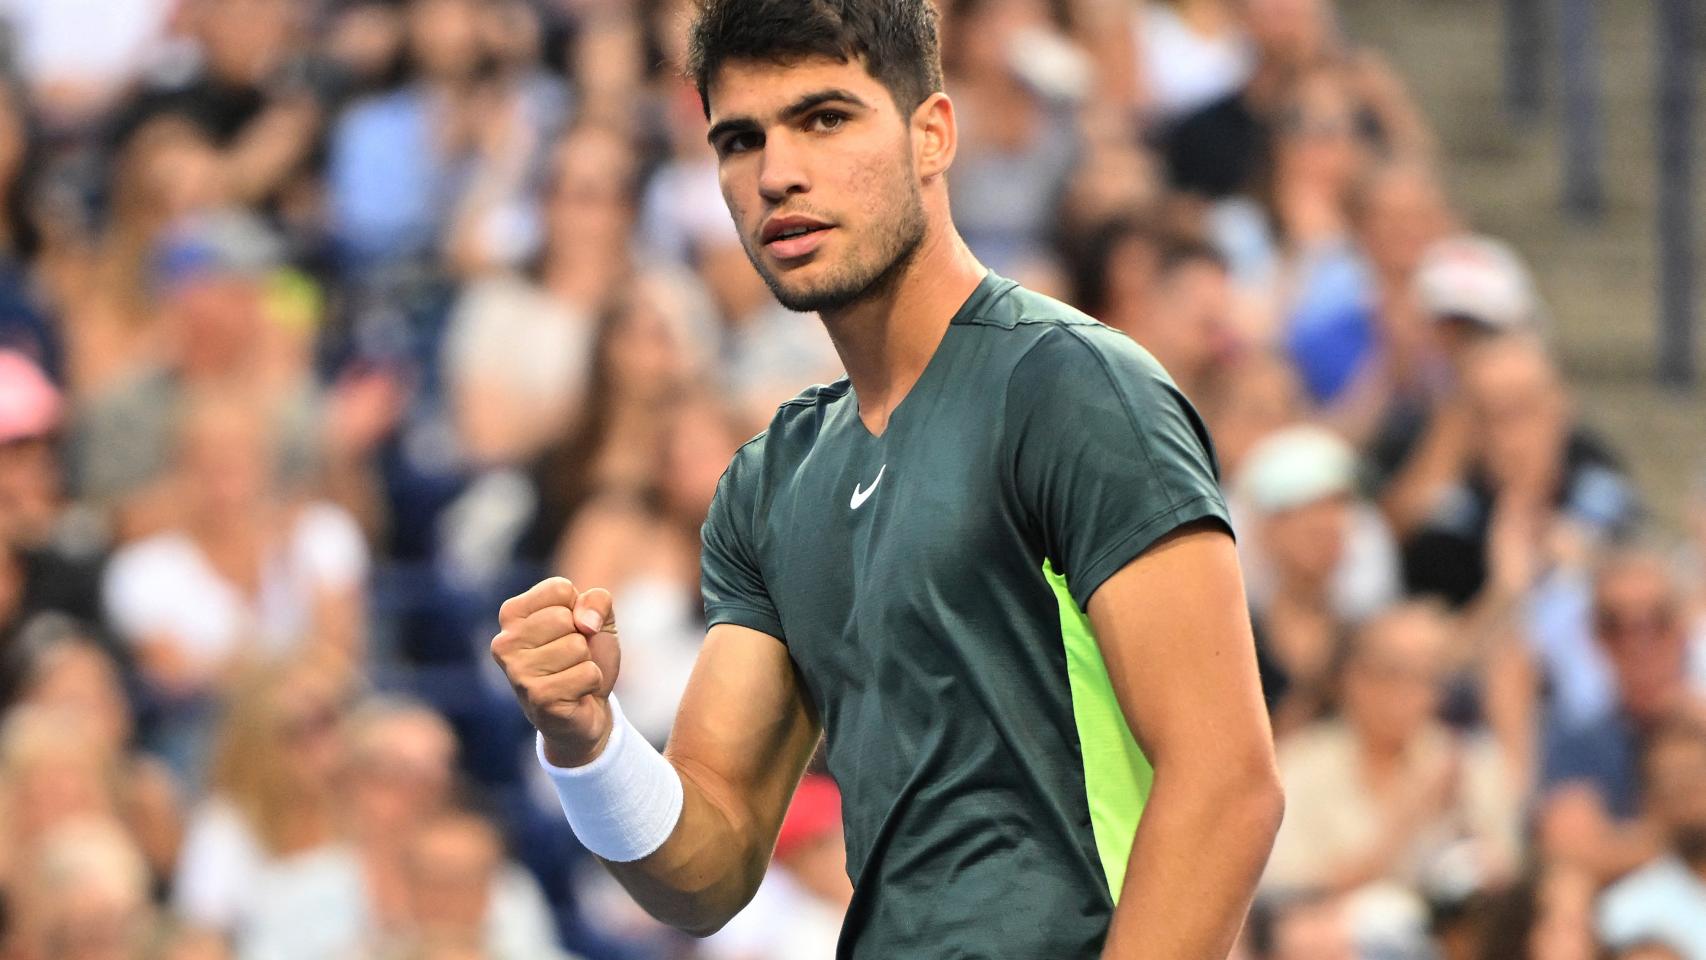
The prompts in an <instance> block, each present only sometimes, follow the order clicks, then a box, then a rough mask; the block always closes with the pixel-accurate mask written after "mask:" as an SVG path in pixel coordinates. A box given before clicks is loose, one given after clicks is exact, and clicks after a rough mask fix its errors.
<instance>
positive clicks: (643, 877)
mask: <svg viewBox="0 0 1706 960" xmlns="http://www.w3.org/2000/svg"><path fill="white" fill-rule="evenodd" d="M676 772H677V773H679V774H681V787H682V804H681V819H680V820H679V821H678V822H677V823H676V825H675V830H674V831H673V832H672V833H671V834H670V836H669V839H668V840H666V841H664V844H663V846H661V847H659V848H658V849H657V850H656V851H655V852H653V853H651V854H650V855H648V856H646V857H644V858H642V859H639V860H634V861H631V862H628V863H610V862H608V861H607V862H606V863H605V866H606V867H608V868H609V870H610V872H611V874H612V875H613V876H615V877H616V880H617V882H619V883H621V884H622V886H623V888H624V889H626V890H627V891H628V893H629V895H631V896H632V897H633V898H634V901H635V902H636V903H638V904H639V905H640V906H641V907H642V908H644V909H645V911H646V912H647V913H649V914H651V915H652V916H653V917H654V918H656V919H657V920H658V921H660V922H662V923H666V924H669V925H670V926H672V927H675V928H676V929H678V930H681V931H683V932H685V933H689V934H692V935H693V936H700V937H703V936H709V935H710V934H712V933H715V932H716V931H717V930H718V929H720V928H721V927H722V926H723V924H725V923H727V922H728V921H729V919H730V918H731V917H733V916H734V915H735V914H736V913H738V912H740V909H741V908H742V907H744V906H746V903H747V901H749V900H751V899H752V895H753V893H754V892H755V891H756V890H757V889H758V884H759V881H760V880H762V879H763V878H764V870H765V867H766V865H767V864H768V862H769V861H768V857H769V853H770V851H769V850H760V849H759V846H760V844H759V843H758V842H757V840H756V839H755V838H756V836H757V835H758V832H759V831H758V830H757V829H756V827H755V825H754V824H752V823H750V822H749V821H750V816H747V815H743V814H741V813H740V812H739V811H738V810H737V809H735V808H734V807H733V806H732V805H725V804H720V803H718V802H717V801H716V800H714V799H713V794H712V793H711V792H710V791H708V790H706V789H704V788H702V787H701V786H700V785H699V784H698V783H696V782H695V779H694V777H695V775H694V773H693V772H692V771H690V770H688V769H684V768H683V767H682V766H680V765H677V767H676Z"/></svg>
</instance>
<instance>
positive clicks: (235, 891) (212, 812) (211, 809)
mask: <svg viewBox="0 0 1706 960" xmlns="http://www.w3.org/2000/svg"><path fill="white" fill-rule="evenodd" d="M270 859H271V858H269V857H268V856H267V853H266V850H265V849H263V848H262V846H261V842H260V840H259V838H257V837H256V836H255V834H254V831H252V830H250V829H249V825H248V824H247V823H246V822H245V821H244V820H243V817H242V815H241V814H240V813H238V812H237V810H236V808H235V807H233V806H231V804H230V803H227V802H226V801H224V800H221V799H218V798H214V799H212V800H209V801H208V802H207V803H205V804H203V805H202V807H201V809H199V810H197V811H196V814H195V817H194V818H193V819H191V821H190V824H189V828H188V829H187V830H186V831H185V833H184V847H183V852H182V853H180V854H179V855H178V868H177V875H176V877H175V878H174V879H173V883H172V907H173V909H174V910H176V911H177V914H178V916H179V917H180V918H182V919H183V920H184V921H185V922H186V923H189V924H191V925H192V926H195V927H200V928H205V929H208V930H219V931H225V932H229V931H232V930H235V929H237V928H238V927H239V926H240V925H241V924H243V923H244V922H246V921H247V920H248V919H249V916H250V914H251V912H252V911H253V908H254V892H255V887H256V884H257V883H258V882H259V879H260V877H261V875H262V873H263V872H264V871H265V870H266V867H267V864H268V862H269V860H270Z"/></svg>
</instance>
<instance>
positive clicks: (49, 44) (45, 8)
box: [0, 0, 178, 99]
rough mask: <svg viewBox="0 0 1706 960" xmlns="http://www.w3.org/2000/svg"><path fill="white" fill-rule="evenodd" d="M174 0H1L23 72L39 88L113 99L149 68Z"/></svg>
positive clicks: (1, 11) (0, 13) (1, 14)
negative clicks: (73, 90) (74, 91)
mask: <svg viewBox="0 0 1706 960" xmlns="http://www.w3.org/2000/svg"><path fill="white" fill-rule="evenodd" d="M177 6H178V4H177V2H176V0H0V18H4V19H5V20H6V21H8V22H9V23H10V25H11V27H12V31H13V36H14V38H15V39H14V43H15V46H16V51H17V58H18V68H19V72H20V73H22V74H23V75H24V78H25V80H26V81H27V82H28V83H29V85H30V86H31V87H32V88H33V89H35V90H37V91H46V90H50V89H53V88H72V87H74V88H78V89H79V90H81V91H85V92H86V94H87V95H88V96H90V97H94V98H97V99H99V98H104V97H110V96H113V95H116V94H118V93H119V92H120V91H121V89H122V88H123V87H124V86H125V85H126V84H127V83H129V82H130V81H131V80H133V79H135V78H136V77H137V76H138V75H140V74H141V73H142V71H143V70H144V69H146V68H147V67H148V66H149V65H150V62H151V60H152V58H153V55H154V54H155V52H156V50H157V49H158V48H159V46H160V44H161V42H162V41H163V39H164V37H165V34H166V27H167V24H168V23H169V22H170V20H171V17H172V14H173V12H174V11H175V9H176V8H177Z"/></svg>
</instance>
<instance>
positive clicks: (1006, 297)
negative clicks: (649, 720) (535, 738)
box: [703, 274, 1226, 960]
mask: <svg viewBox="0 0 1706 960" xmlns="http://www.w3.org/2000/svg"><path fill="white" fill-rule="evenodd" d="M802 322H807V321H805V320H803V319H802ZM1203 518H1213V519H1215V520H1218V521H1220V522H1221V523H1226V508H1225V505H1224V503H1223V501H1222V500H1221V496H1220V492H1219V487H1218V484H1217V482H1216V467H1215V464H1214V458H1213V453H1212V452H1211V449H1210V446H1209V441H1208V436H1207V432H1206V431H1205V429H1204V428H1203V425H1202V422H1201V421H1200V420H1199V419H1198V417H1197V415H1196V413H1195V411H1193V410H1192V408H1191V406H1190V404H1189V402H1187V401H1186V400H1185V398H1184V396H1183V395H1182V394H1180V393H1179V391H1178V389H1177V388H1175V387H1174V385H1173V383H1172V381H1171V380H1170V379H1169V378H1168V376H1167V374H1166V373H1165V372H1164V371H1163V370H1162V369H1161V367H1160V365H1159V364H1157V363H1156V362H1155V360H1154V359H1153V358H1152V357H1150V356H1149V354H1148V353H1146V352H1145V351H1144V350H1143V349H1142V348H1141V347H1139V346H1138V345H1137V344H1135V343H1133V342H1132V341H1131V340H1130V339H1128V338H1127V337H1126V336H1125V335H1124V334H1121V333H1119V332H1117V331H1115V330H1112V329H1110V328H1108V327H1105V326H1102V325H1101V324H1099V323H1097V322H1096V321H1094V320H1092V319H1090V318H1089V317H1086V316H1084V315H1083V314H1081V313H1078V312H1077V311H1075V310H1073V309H1072V308H1070V307H1068V306H1066V305H1064V304H1061V303H1058V302H1056V301H1054V300H1050V299H1048V298H1047V297H1043V296H1039V295H1037V294H1034V293H1031V292H1029V291H1027V290H1024V289H1022V288H1020V287H1019V286H1018V285H1017V284H1015V283H1013V282H1012V281H1010V280H1003V279H1001V278H1000V277H997V276H995V275H994V274H991V275H989V276H988V277H986V278H985V279H984V281H983V282H982V283H981V284H980V285H979V286H978V288H977V291H976V292H975V293H973V294H972V296H971V298H970V299H969V300H967V301H966V303H965V305H964V306H963V307H961V308H960V311H959V313H958V314H957V315H956V316H955V317H954V319H953V323H952V324H951V325H950V326H949V328H948V331H947V334H946V335H945V336H944V338H943V340H942V342H941V345H940V346H939V347H938V348H937V350H936V352H935V354H934V355H933V356H932V357H931V359H930V362H929V364H928V365H927V366H926V368H925V370H924V373H923V374H922V376H920V377H919V379H918V382H917V384H916V385H914V386H913V388H912V390H911V391H910V392H909V393H908V394H907V396H906V398H905V399H904V400H903V401H902V402H901V403H900V405H899V406H898V407H897V408H896V409H895V411H894V413H893V415H892V416H891V418H890V420H889V424H888V427H887V428H886V429H885V430H884V432H883V434H882V435H881V436H872V435H871V433H870V432H869V431H868V430H867V429H866V428H865V426H864V423H863V422H862V421H861V420H860V419H859V412H858V398H857V395H856V394H855V393H854V391H853V390H852V388H851V386H850V384H849V383H848V381H847V380H845V379H842V380H839V381H837V382H836V383H834V384H831V385H829V386H827V387H814V388H811V389H809V390H807V391H806V392H805V393H803V394H801V395H800V396H799V397H798V398H796V399H794V400H791V401H789V402H788V403H786V404H784V405H783V406H782V407H781V408H780V409H779V410H778V411H777V413H776V417H775V419H774V420H772V421H771V423H770V427H769V429H768V430H766V431H765V432H764V433H762V434H760V435H759V436H758V437H757V438H755V439H753V440H752V441H751V442H749V443H748V444H747V445H746V446H744V447H742V448H741V450H740V452H739V453H737V454H736V455H735V458H734V461H733V462H732V463H731V464H730V465H729V469H728V471H727V473H725V474H724V476H723V479H722V482H721V483H720V484H719V486H718V489H717V496H716V500H715V502H714V503H713V504H712V506H711V512H710V516H709V519H707V520H706V522H705V527H704V561H703V564H704V570H703V574H704V576H703V587H704V596H705V612H706V615H707V618H708V620H709V622H710V623H712V624H718V623H734V624H740V625H742V626H746V627H750V628H752V629H754V630H759V631H762V632H764V633H767V634H770V635H771V636H774V637H776V638H778V639H779V640H781V641H782V642H783V643H785V644H787V647H788V652H789V654H790V656H791V657H792V658H793V660H794V663H795V664H797V665H798V668H799V674H800V676H801V678H802V679H803V681H804V684H805V688H806V691H807V693H808V695H809V696H810V698H811V701H812V703H813V704H814V705H815V707H816V709H817V712H818V716H819V717H821V718H822V720H823V724H824V728H825V731H826V734H827V738H828V757H829V768H830V772H831V774H833V775H834V777H835V779H836V780H837V781H838V782H839V783H840V785H841V789H842V793H843V811H844V817H845V821H846V828H847V868H848V873H849V875H850V876H851V877H852V879H853V884H854V896H853V903H852V906H851V908H850V909H849V910H848V914H847V922H846V928H845V930H844V931H843V934H842V941H841V950H840V956H841V957H843V958H860V960H912V958H921V960H950V958H974V957H975V958H1004V960H1078V958H1091V957H1094V956H1096V955H1097V953H1098V952H1099V950H1100V948H1101V944H1102V940H1103V938H1104V937H1105V935H1106V933H1107V927H1108V922H1109V920H1110V918H1111V916H1112V910H1113V903H1114V899H1115V897H1116V896H1117V891H1118V890H1119V889H1120V884H1121V882H1122V881H1123V879H1124V875H1125V866H1126V860H1127V859H1128V856H1129V854H1130V850H1131V841H1132V836H1133V834H1134V833H1135V831H1136V828H1137V821H1138V818H1139V816H1140V815H1141V813H1142V811H1143V804H1144V801H1145V798H1146V797H1147V796H1148V793H1149V787H1150V783H1151V779H1152V775H1153V774H1152V770H1151V768H1150V766H1149V763H1148V762H1147V760H1145V758H1144V756H1143V753H1142V751H1141V750H1140V749H1139V748H1138V747H1137V745H1136V744H1135V743H1134V742H1133V740H1132V737H1131V733H1130V731H1129V730H1128V729H1127V726H1126V723H1125V720H1124V717H1123V715H1122V714H1121V712H1120V709H1119V705H1118V704H1117V702H1116V701H1115V699H1114V695H1113V689H1112V686H1111V685H1110V683H1109V680H1108V675H1107V670H1106V668H1105V666H1104V664H1103V661H1102V656H1101V653H1100V650H1099V648H1098V647H1097V645H1096V640H1095V637H1094V636H1093V634H1092V633H1091V630H1090V624H1089V620H1088V618H1087V617H1086V616H1085V614H1084V612H1083V611H1084V610H1086V609H1088V605H1089V601H1090V597H1091V596H1092V595H1093V594H1094V593H1095V592H1096V589H1097V588H1098V587H1100V586H1101V585H1102V583H1103V582H1104V581H1105V580H1107V579H1108V577H1110V576H1112V575H1113V574H1114V573H1115V572H1117V571H1118V570H1119V569H1120V568H1121V567H1123V566H1125V565H1126V564H1127V563H1128V562H1130V561H1131V560H1132V559H1133V558H1135V557H1137V556H1138V555H1139V554H1141V553H1142V552H1143V551H1144V550H1145V549H1147V548H1148V547H1149V546H1150V545H1151V544H1152V543H1154V542H1155V541H1156V540H1157V539H1158V538H1160V537H1162V536H1164V535H1165V534H1166V533H1168V532H1169V531H1171V530H1173V529H1175V528H1177V527H1179V526H1180V525H1181V524H1185V523H1189V522H1191V521H1194V520H1199V519H1203ZM1155 602H1157V603H1166V602H1168V598H1166V597H1157V598H1155Z"/></svg>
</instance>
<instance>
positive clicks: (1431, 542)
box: [1388, 334, 1640, 604]
mask: <svg viewBox="0 0 1706 960" xmlns="http://www.w3.org/2000/svg"><path fill="white" fill-rule="evenodd" d="M1462 384H1463V391H1464V392H1463V397H1464V401H1465V406H1464V408H1463V409H1462V410H1461V411H1460V412H1458V413H1456V414H1452V415H1453V416H1458V417H1461V418H1462V419H1461V420H1460V428H1462V429H1464V430H1465V435H1464V436H1465V442H1466V446H1465V447H1464V453H1463V456H1464V460H1463V463H1464V467H1463V468H1461V469H1460V470H1454V469H1452V468H1451V467H1450V465H1449V462H1442V463H1441V464H1440V465H1439V468H1438V469H1437V471H1436V470H1435V468H1434V467H1433V466H1431V465H1430V466H1429V467H1427V468H1425V469H1427V470H1429V471H1433V475H1432V476H1431V477H1430V478H1428V479H1427V480H1426V481H1424V483H1425V485H1427V486H1429V487H1431V490H1429V491H1428V492H1427V493H1426V494H1425V495H1424V496H1423V497H1421V498H1418V499H1417V502H1419V503H1420V502H1425V503H1427V504H1428V506H1427V507H1426V508H1424V511H1422V512H1421V513H1420V514H1419V516H1420V517H1421V519H1420V520H1419V522H1417V520H1416V519H1412V518H1414V517H1417V516H1418V515H1417V514H1411V515H1409V516H1406V515H1405V514H1404V511H1402V510H1399V511H1396V512H1395V511H1393V510H1392V509H1391V506H1390V501H1389V505H1388V516H1389V517H1393V518H1394V521H1393V522H1394V526H1395V527H1396V529H1397V531H1398V533H1399V536H1400V538H1401V542H1402V544H1403V549H1404V572H1405V580H1406V583H1407V585H1408V586H1409V588H1410V589H1411V590H1412V591H1415V592H1420V593H1433V594H1437V595H1439V596H1441V597H1443V598H1445V599H1446V600H1447V601H1448V602H1451V603H1453V604H1461V603H1464V602H1466V601H1468V600H1469V599H1470V598H1472V597H1473V596H1474V595H1475V594H1476V592H1477V591H1479V590H1480V589H1481V588H1482V587H1483V586H1484V585H1486V582H1487V579H1486V578H1487V563H1488V560H1487V558H1488V550H1489V547H1490V545H1491V544H1492V542H1493V540H1494V539H1495V531H1497V530H1498V529H1500V528H1501V527H1507V526H1508V527H1510V528H1512V530H1513V532H1512V533H1510V536H1511V537H1513V538H1517V539H1520V540H1523V541H1525V542H1529V543H1533V544H1537V545H1541V546H1542V547H1543V548H1544V550H1543V555H1542V557H1541V558H1540V562H1539V566H1538V568H1537V570H1538V572H1544V571H1545V570H1546V569H1548V568H1549V567H1552V566H1556V565H1558V564H1560V563H1567V562H1568V561H1570V560H1571V558H1572V557H1573V556H1577V555H1579V554H1580V552H1581V551H1580V548H1581V547H1586V546H1591V545H1593V544H1595V543H1598V542H1602V541H1605V540H1609V539H1613V538H1616V537H1618V536H1620V535H1623V534H1626V533H1627V532H1628V531H1629V529H1630V528H1631V526H1632V525H1633V523H1634V522H1635V520H1636V519H1637V517H1638V515H1639V510H1640V504H1639V501H1638V498H1637V496H1636V493H1635V491H1634V489H1633V487H1632V485H1631V484H1630V482H1629V480H1628V479H1627V478H1626V477H1625V476H1624V473H1623V470H1622V468H1621V466H1620V465H1619V464H1618V462H1617V460H1616V458H1615V457H1614V456H1613V455H1612V454H1610V453H1609V452H1608V451H1607V450H1606V448H1605V446H1604V444H1603V443H1601V442H1600V441H1599V440H1598V439H1597V438H1596V437H1594V435H1593V434H1591V433H1590V432H1589V431H1587V430H1586V429H1585V428H1584V427H1582V426H1580V425H1579V424H1578V423H1577V421H1576V415H1575V411H1574V409H1573V405H1572V402H1571V399H1570V395H1569V392H1568V389H1567V388H1566V386H1565V385H1564V383H1563V381H1562V379H1561V377H1560V376H1559V374H1558V371H1557V368H1556V367H1555V366H1554V364H1553V361H1552V358H1551V357H1550V355H1549V354H1548V352H1547V350H1546V348H1545V346H1544V345H1543V344H1541V343H1540V341H1538V340H1537V339H1534V338H1533V337H1531V336H1528V335H1525V334H1513V335H1508V336H1498V337H1493V338H1491V339H1483V340H1482V341H1480V342H1477V343H1476V344H1475V345H1473V346H1472V347H1471V348H1469V349H1468V350H1467V351H1466V352H1465V353H1464V354H1463V361H1462ZM1470 424H1473V425H1474V430H1473V433H1472V434H1470V433H1469V432H1468V428H1469V426H1470ZM1424 442H1426V441H1424ZM1429 453H1431V451H1430V452H1429ZM1418 455H1419V456H1421V455H1426V454H1423V453H1418ZM1441 459H1442V460H1444V461H1449V459H1450V458H1449V455H1448V456H1447V457H1442V458H1441ZM1406 469H1408V468H1406ZM1404 482H1408V481H1404ZM1394 486H1395V485H1394ZM1388 489H1389V491H1390V493H1389V496H1394V497H1396V496H1404V497H1410V496H1411V495H1412V492H1413V491H1403V492H1400V491H1398V490H1396V489H1394V487H1388ZM1406 521H1409V522H1408V523H1406ZM1560 551H1562V552H1560Z"/></svg>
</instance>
